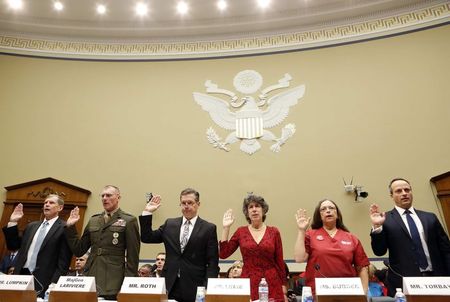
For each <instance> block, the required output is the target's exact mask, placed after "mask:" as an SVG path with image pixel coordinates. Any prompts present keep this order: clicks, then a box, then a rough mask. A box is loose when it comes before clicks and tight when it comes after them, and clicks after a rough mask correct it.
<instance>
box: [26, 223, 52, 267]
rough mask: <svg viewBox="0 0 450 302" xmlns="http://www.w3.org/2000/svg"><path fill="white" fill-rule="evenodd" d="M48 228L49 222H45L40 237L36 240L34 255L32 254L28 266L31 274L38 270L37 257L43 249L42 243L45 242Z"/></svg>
mask: <svg viewBox="0 0 450 302" xmlns="http://www.w3.org/2000/svg"><path fill="white" fill-rule="evenodd" d="M47 226H48V221H47V220H46V221H44V223H42V226H41V229H40V230H39V234H38V237H37V238H36V244H35V245H34V249H33V253H32V254H31V258H30V263H29V264H28V270H29V271H30V272H34V269H35V268H36V262H37V256H38V254H39V250H40V249H41V246H42V242H44V238H45V235H46V233H47V232H46V231H47Z"/></svg>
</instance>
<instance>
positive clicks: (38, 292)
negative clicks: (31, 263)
mask: <svg viewBox="0 0 450 302" xmlns="http://www.w3.org/2000/svg"><path fill="white" fill-rule="evenodd" d="M31 275H32V276H33V279H34V280H36V282H37V284H38V285H39V286H40V287H41V289H40V290H37V291H36V296H39V295H40V294H41V293H42V291H43V290H44V285H42V283H41V282H40V281H39V279H38V278H36V276H35V275H34V274H33V273H31Z"/></svg>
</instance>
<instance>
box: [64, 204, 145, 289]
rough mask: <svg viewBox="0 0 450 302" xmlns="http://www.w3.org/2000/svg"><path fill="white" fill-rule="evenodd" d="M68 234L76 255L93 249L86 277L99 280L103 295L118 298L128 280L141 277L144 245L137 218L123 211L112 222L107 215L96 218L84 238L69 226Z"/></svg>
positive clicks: (89, 225)
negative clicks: (140, 267)
mask: <svg viewBox="0 0 450 302" xmlns="http://www.w3.org/2000/svg"><path fill="white" fill-rule="evenodd" d="M65 231H66V236H67V239H68V242H69V245H70V248H71V249H72V251H73V253H74V254H75V256H77V257H81V256H83V255H84V254H85V253H86V252H87V251H88V249H89V248H91V253H90V254H89V258H88V259H87V262H86V266H85V272H86V276H94V277H95V282H96V285H97V287H98V291H99V294H100V295H101V296H114V295H117V293H118V292H119V291H120V287H121V286H122V282H123V278H124V277H137V271H138V265H139V250H140V244H141V242H140V240H139V226H138V223H137V219H136V217H134V216H133V215H131V214H128V213H125V212H124V211H122V210H121V209H119V210H118V211H116V212H115V213H114V215H113V216H112V217H111V219H110V220H109V221H108V223H105V220H104V218H103V213H100V214H97V215H94V216H92V217H91V218H90V219H89V222H88V224H87V225H86V227H85V228H84V232H83V235H82V236H81V238H80V239H78V234H77V231H76V229H75V226H70V227H66V229H65ZM125 256H126V258H125ZM125 260H126V261H125Z"/></svg>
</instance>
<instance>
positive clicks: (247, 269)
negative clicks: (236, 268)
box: [219, 226, 286, 301]
mask: <svg viewBox="0 0 450 302" xmlns="http://www.w3.org/2000/svg"><path fill="white" fill-rule="evenodd" d="M238 247H240V250H241V254H242V260H243V262H244V266H243V267H242V275H241V277H242V278H250V290H251V299H252V300H258V299H259V297H258V285H259V282H260V281H261V278H266V281H267V283H268V284H269V298H273V299H274V300H275V301H284V294H283V290H282V285H283V284H284V282H285V281H286V270H285V268H284V260H283V246H282V243H281V236H280V232H279V231H278V229H277V228H276V227H270V226H267V227H266V231H265V233H264V236H263V238H262V239H261V241H260V242H259V244H257V243H256V241H255V240H254V239H253V237H252V235H251V233H250V230H249V229H248V227H247V226H242V227H239V228H238V229H237V230H236V232H235V233H234V234H233V236H232V237H231V238H230V240H228V241H225V242H223V241H221V242H220V253H219V256H220V258H222V259H225V258H228V257H229V256H231V254H233V253H234V251H236V249H237V248H238Z"/></svg>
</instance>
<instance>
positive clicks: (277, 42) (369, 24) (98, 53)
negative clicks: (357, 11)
mask: <svg viewBox="0 0 450 302" xmlns="http://www.w3.org/2000/svg"><path fill="white" fill-rule="evenodd" d="M449 22H450V4H449V3H448V2H446V3H442V4H438V5H434V6H430V7H425V8H417V9H416V10H413V11H409V12H404V13H400V14H397V15H393V16H388V17H382V18H375V19H369V20H364V21H358V22H355V21H353V22H351V23H348V24H339V25H329V26H322V28H318V29H311V30H303V31H301V30H300V31H292V32H284V33H275V34H265V35H264V34H260V35H258V36H255V37H251V38H248V37H243V38H229V39H211V40H206V39H204V38H202V39H201V40H198V41H196V40H189V41H184V42H182V41H180V42H178V41H177V42H170V41H168V42H116V43H114V42H94V41H92V42H91V41H89V42H85V41H72V40H63V39H58V40H55V39H52V38H36V37H27V36H26V35H23V36H22V35H19V34H17V33H8V32H3V33H2V32H0V52H3V53H8V54H19V55H30V56H39V57H52V58H71V59H93V60H173V59H196V58H217V57H230V56H242V55H255V54H265V53H276V52H284V51H293V50H302V49H310V48H316V47H325V46H332V45H339V44H343V43H350V42H357V41H361V40H367V39H373V38H380V37H384V36H390V35H395V34H401V33H406V32H410V31H414V30H420V29H424V28H428V27H432V26H437V25H442V24H447V23H449Z"/></svg>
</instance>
